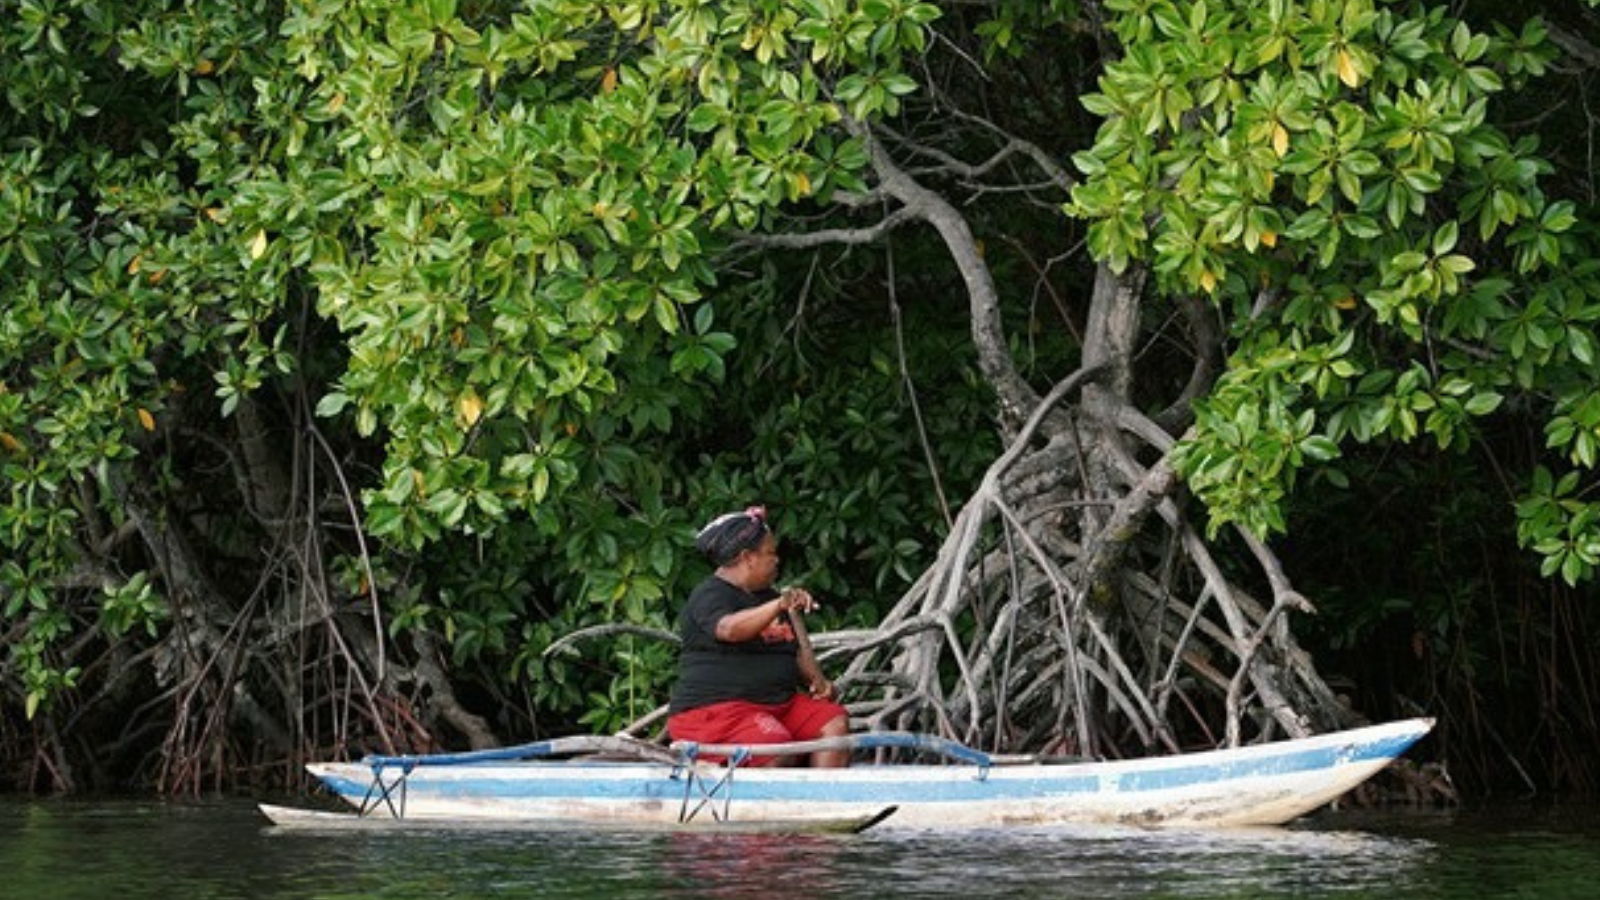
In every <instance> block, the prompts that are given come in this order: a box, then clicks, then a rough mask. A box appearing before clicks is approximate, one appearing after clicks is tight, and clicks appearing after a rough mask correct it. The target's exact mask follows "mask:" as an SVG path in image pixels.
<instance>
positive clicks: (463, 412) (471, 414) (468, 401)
mask: <svg viewBox="0 0 1600 900" xmlns="http://www.w3.org/2000/svg"><path fill="white" fill-rule="evenodd" d="M456 413H457V414H458V415H460V416H461V422H462V424H464V425H466V426H467V427H468V428H471V427H472V426H474V425H476V424H478V420H479V419H481V418H483V400H482V399H480V398H479V397H478V393H477V392H476V391H474V390H472V389H471V388H468V389H467V392H466V393H465V394H462V395H461V397H460V399H458V400H456Z"/></svg>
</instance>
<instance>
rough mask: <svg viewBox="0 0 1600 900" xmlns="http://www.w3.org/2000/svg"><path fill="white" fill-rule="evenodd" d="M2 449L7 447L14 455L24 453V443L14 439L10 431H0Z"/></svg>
mask: <svg viewBox="0 0 1600 900" xmlns="http://www.w3.org/2000/svg"><path fill="white" fill-rule="evenodd" d="M0 447H5V448H6V449H7V450H10V451H11V452H12V453H21V452H22V442H21V441H19V440H17V439H16V438H14V437H12V436H11V432H9V431H0Z"/></svg>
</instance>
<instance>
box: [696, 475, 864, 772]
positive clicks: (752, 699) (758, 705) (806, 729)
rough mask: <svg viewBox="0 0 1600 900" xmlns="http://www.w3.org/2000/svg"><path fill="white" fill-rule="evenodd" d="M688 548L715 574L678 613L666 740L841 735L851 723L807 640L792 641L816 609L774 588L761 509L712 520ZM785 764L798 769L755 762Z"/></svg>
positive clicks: (833, 763)
mask: <svg viewBox="0 0 1600 900" xmlns="http://www.w3.org/2000/svg"><path fill="white" fill-rule="evenodd" d="M695 547H696V548H697V549H699V551H700V552H701V553H703V554H705V556H706V558H707V559H708V560H710V561H711V564H712V565H713V566H715V567H716V571H715V572H713V573H712V574H711V575H710V576H709V577H707V578H706V580H705V581H702V582H700V584H699V585H697V586H696V587H695V589H694V591H693V592H691V593H690V594H689V602H688V603H687V604H686V605H685V606H684V608H683V618H682V620H681V622H680V624H679V630H680V633H681V635H682V637H683V646H682V648H681V650H680V651H679V657H678V682H677V686H676V687H675V688H674V689H673V692H672V704H671V709H670V711H671V714H672V715H671V718H669V719H668V720H667V734H668V735H669V736H671V738H672V739H673V740H674V741H695V742H697V743H701V744H738V745H742V746H750V745H756V744H782V743H787V742H790V741H809V740H814V739H817V738H825V737H844V736H845V735H846V734H848V733H849V730H850V719H849V715H848V714H847V713H846V712H845V708H844V707H843V706H840V705H839V704H838V703H837V702H835V695H836V691H835V689H834V686H833V683H832V682H830V681H829V680H828V679H827V678H825V677H824V676H823V674H822V669H821V668H820V667H819V666H818V665H817V658H816V655H815V654H814V653H812V651H811V645H810V642H808V641H805V640H802V639H800V638H799V637H798V636H797V635H796V633H795V624H794V623H795V621H798V617H799V616H800V615H801V614H802V613H806V612H810V611H811V610H813V609H815V608H816V601H815V600H813V599H812V598H811V595H810V594H809V593H807V592H806V591H805V590H804V589H801V588H786V589H784V590H783V591H782V592H779V591H777V590H775V589H773V586H772V585H773V582H774V580H775V579H776V578H777V575H778V545H777V540H776V539H775V538H774V537H773V535H772V529H771V528H769V527H768V526H767V515H766V510H765V509H763V508H761V507H752V508H750V509H747V510H745V511H744V512H738V513H728V514H727V515H723V516H718V517H717V518H715V519H713V520H712V521H711V522H710V523H709V524H708V525H706V527H704V528H702V529H700V533H699V535H697V536H696V537H695ZM791 617H794V618H793V619H791ZM801 627H802V628H803V627H804V626H803V625H802V626H801ZM802 687H803V688H804V690H801V688H802ZM784 762H797V761H795V760H787V759H785V758H782V757H773V756H767V757H761V756H757V757H754V758H753V760H752V764H753V765H775V764H779V763H784ZM810 763H811V765H812V766H813V767H838V766H845V765H849V763H850V754H849V751H847V750H842V749H841V750H822V751H818V752H815V753H812V754H811V759H810Z"/></svg>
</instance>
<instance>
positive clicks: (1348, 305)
mask: <svg viewBox="0 0 1600 900" xmlns="http://www.w3.org/2000/svg"><path fill="white" fill-rule="evenodd" d="M1333 305H1334V307H1336V308H1338V309H1355V308H1356V298H1354V297H1340V298H1339V299H1337V300H1335V301H1333Z"/></svg>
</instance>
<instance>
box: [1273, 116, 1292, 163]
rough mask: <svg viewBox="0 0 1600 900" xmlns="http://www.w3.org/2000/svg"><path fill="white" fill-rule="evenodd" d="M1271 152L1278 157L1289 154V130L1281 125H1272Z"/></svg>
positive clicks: (1275, 123)
mask: <svg viewBox="0 0 1600 900" xmlns="http://www.w3.org/2000/svg"><path fill="white" fill-rule="evenodd" d="M1272 151H1273V152H1274V153H1276V154H1278V155H1279V156H1282V155H1284V154H1285V153H1288V152H1289V129H1287V128H1285V127H1283V125H1282V124H1280V123H1277V122H1274V123H1273V124H1272Z"/></svg>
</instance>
